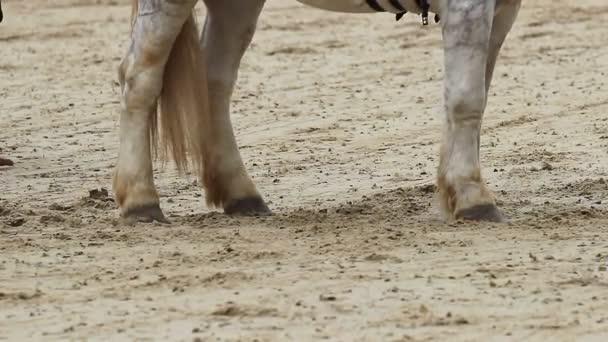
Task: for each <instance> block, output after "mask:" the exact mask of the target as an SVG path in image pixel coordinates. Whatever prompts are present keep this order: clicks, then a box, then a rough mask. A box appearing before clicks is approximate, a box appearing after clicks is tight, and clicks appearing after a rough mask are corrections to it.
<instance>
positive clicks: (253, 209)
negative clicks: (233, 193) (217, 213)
mask: <svg viewBox="0 0 608 342" xmlns="http://www.w3.org/2000/svg"><path fill="white" fill-rule="evenodd" d="M224 213H225V214H227V215H235V216H270V215H272V212H271V211H270V209H268V206H267V205H266V203H264V200H263V199H262V198H261V197H259V196H254V197H245V198H241V199H237V200H233V201H230V202H228V204H227V205H226V206H225V207H224Z"/></svg>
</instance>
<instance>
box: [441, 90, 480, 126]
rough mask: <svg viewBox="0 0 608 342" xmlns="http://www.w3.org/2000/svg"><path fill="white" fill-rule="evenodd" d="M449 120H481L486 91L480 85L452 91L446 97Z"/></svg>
mask: <svg viewBox="0 0 608 342" xmlns="http://www.w3.org/2000/svg"><path fill="white" fill-rule="evenodd" d="M445 105H446V110H447V112H448V115H449V119H450V121H454V122H456V123H458V122H464V121H481V117H482V115H483V112H484V110H485V106H486V91H485V89H484V88H483V87H482V86H480V87H474V88H471V89H466V90H459V91H454V92H453V93H452V94H450V96H448V97H447V98H446V104H445Z"/></svg>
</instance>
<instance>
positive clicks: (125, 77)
mask: <svg viewBox="0 0 608 342" xmlns="http://www.w3.org/2000/svg"><path fill="white" fill-rule="evenodd" d="M195 3H196V0H187V1H163V2H159V1H140V2H139V4H140V6H139V15H138V17H137V19H136V21H135V24H134V26H133V33H132V35H131V45H130V47H129V51H128V53H127V55H126V56H125V58H124V59H123V61H122V63H121V65H120V68H119V80H120V84H121V89H122V111H121V114H120V133H119V135H120V148H119V152H118V163H117V165H116V171H115V174H114V182H113V188H114V193H115V196H116V200H117V202H118V205H119V206H120V210H121V214H122V216H123V217H125V218H129V219H134V220H137V221H162V222H166V219H165V217H164V215H163V213H162V211H161V209H160V206H159V197H158V193H157V192H156V188H155V186H154V179H153V174H152V159H151V155H150V118H151V115H153V114H155V112H156V101H157V98H158V96H159V94H160V91H161V88H162V76H163V71H164V66H165V63H166V62H167V59H168V57H169V53H170V51H171V47H172V45H173V42H174V41H175V38H176V37H177V35H178V34H179V32H180V30H181V27H182V24H183V23H184V21H185V20H186V19H187V18H188V15H190V13H191V10H192V7H193V6H194V4H195ZM161 5H162V6H161Z"/></svg>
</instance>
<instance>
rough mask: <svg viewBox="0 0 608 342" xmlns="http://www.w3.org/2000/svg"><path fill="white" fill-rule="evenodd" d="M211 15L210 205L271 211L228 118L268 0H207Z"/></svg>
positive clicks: (230, 210)
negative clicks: (244, 60)
mask: <svg viewBox="0 0 608 342" xmlns="http://www.w3.org/2000/svg"><path fill="white" fill-rule="evenodd" d="M205 4H206V5H207V9H208V15H207V20H206V22H205V27H204V29H203V34H202V38H201V44H202V46H203V51H204V52H203V53H204V55H205V58H204V59H205V61H206V63H207V67H206V69H207V78H208V91H209V105H210V111H211V113H210V115H211V118H210V120H209V122H208V123H207V124H208V125H209V129H208V130H207V132H208V133H207V134H206V135H205V137H204V139H205V145H206V148H205V150H206V151H207V154H208V155H207V156H206V158H207V160H208V161H207V162H206V167H205V170H204V182H205V188H206V190H207V203H208V204H209V205H211V206H217V207H223V208H224V212H226V213H227V214H241V215H259V214H269V213H270V210H269V209H268V207H267V206H266V204H265V203H264V200H263V199H262V197H261V195H260V194H259V193H258V191H257V189H256V187H255V185H254V183H253V181H252V180H251V178H249V175H248V174H247V171H246V170H245V166H244V164H243V161H242V159H241V155H240V153H239V150H238V146H237V143H236V140H235V137H234V132H233V130H232V124H231V121H230V98H231V95H232V91H233V88H234V84H235V82H236V79H237V74H238V68H239V65H240V62H241V58H242V57H243V54H244V53H245V50H246V49H247V47H248V46H249V43H250V42H251V39H252V38H253V34H254V32H255V28H256V23H257V20H258V16H259V14H260V12H261V11H262V8H263V6H264V0H248V1H237V0H205Z"/></svg>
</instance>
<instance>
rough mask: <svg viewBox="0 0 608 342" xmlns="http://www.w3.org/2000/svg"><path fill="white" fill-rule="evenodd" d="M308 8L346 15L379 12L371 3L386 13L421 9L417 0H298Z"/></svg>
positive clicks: (433, 6)
mask: <svg viewBox="0 0 608 342" xmlns="http://www.w3.org/2000/svg"><path fill="white" fill-rule="evenodd" d="M297 1H298V2H300V3H303V4H305V5H308V6H312V7H316V8H320V9H324V10H328V11H334V12H346V13H375V12H378V10H376V9H374V7H373V6H372V5H370V2H373V3H375V4H377V6H378V7H380V8H382V9H383V10H384V11H385V12H390V13H402V12H404V11H403V9H405V10H406V11H407V12H411V13H420V8H419V7H418V4H417V2H416V0H297ZM429 4H430V6H431V12H435V13H437V5H438V1H437V0H430V1H429Z"/></svg>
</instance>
